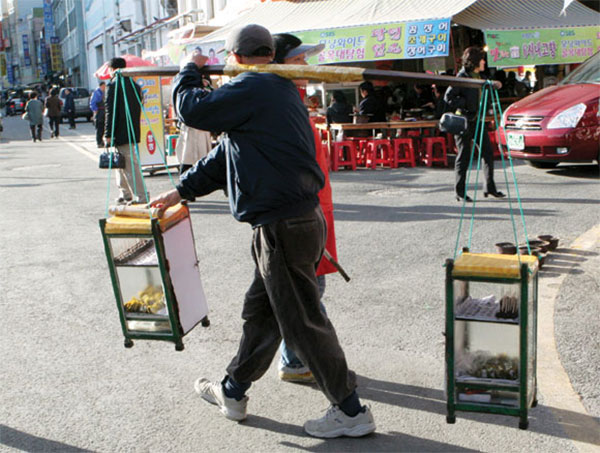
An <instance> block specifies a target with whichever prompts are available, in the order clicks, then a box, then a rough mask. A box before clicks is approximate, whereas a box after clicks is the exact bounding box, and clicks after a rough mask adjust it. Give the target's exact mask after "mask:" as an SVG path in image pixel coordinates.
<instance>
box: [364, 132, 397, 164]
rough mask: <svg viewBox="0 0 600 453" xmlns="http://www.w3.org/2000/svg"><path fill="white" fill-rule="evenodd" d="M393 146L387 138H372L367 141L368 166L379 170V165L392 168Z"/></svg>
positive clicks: (366, 157)
mask: <svg viewBox="0 0 600 453" xmlns="http://www.w3.org/2000/svg"><path fill="white" fill-rule="evenodd" d="M391 148H392V146H391V143H390V141H389V140H388V139H387V138H372V139H369V140H367V146H366V149H365V160H366V164H365V165H366V166H367V167H371V168H377V165H378V164H382V165H383V166H386V165H387V166H388V167H392V165H393V162H392V152H391V151H392V149H391Z"/></svg>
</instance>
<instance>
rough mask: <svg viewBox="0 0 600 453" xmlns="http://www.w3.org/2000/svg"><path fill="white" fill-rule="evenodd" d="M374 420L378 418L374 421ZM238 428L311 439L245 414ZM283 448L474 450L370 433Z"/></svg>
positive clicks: (297, 429)
mask: <svg viewBox="0 0 600 453" xmlns="http://www.w3.org/2000/svg"><path fill="white" fill-rule="evenodd" d="M376 421H377V419H376ZM240 426H243V427H247V428H258V429H263V430H267V431H272V432H275V433H278V434H287V435H293V436H297V437H306V438H311V437H310V436H309V435H308V434H306V433H305V432H304V430H303V428H302V427H301V426H297V425H292V424H289V423H281V422H278V421H275V420H271V419H269V418H265V417H260V416H257V415H248V418H247V419H246V420H245V421H244V423H242V424H240ZM281 445H282V446H285V447H291V448H296V449H299V450H304V451H315V452H320V451H328V452H330V451H347V452H352V451H373V452H388V451H389V452H395V451H427V452H434V451H465V452H470V451H476V450H470V449H466V448H461V447H457V446H456V445H451V444H447V443H443V442H437V441H433V440H429V439H423V438H420V437H414V436H409V435H407V434H403V433H400V432H389V433H385V434H383V433H379V432H376V433H375V434H371V435H369V436H366V437H362V438H359V439H349V438H338V439H328V440H326V441H323V443H321V444H319V445H316V446H313V447H304V446H302V445H299V444H297V443H294V442H288V441H283V442H281Z"/></svg>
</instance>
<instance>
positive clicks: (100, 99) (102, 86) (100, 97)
mask: <svg viewBox="0 0 600 453" xmlns="http://www.w3.org/2000/svg"><path fill="white" fill-rule="evenodd" d="M105 90H106V83H105V82H100V83H99V84H98V88H96V89H95V90H94V92H93V93H92V97H91V98H90V110H91V111H92V113H93V115H94V116H93V120H94V127H95V128H96V146H97V147H98V148H104V138H103V137H104V116H105V115H104V91H105Z"/></svg>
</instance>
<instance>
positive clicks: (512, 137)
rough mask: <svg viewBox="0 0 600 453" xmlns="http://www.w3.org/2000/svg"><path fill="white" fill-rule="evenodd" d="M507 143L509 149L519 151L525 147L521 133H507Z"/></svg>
mask: <svg viewBox="0 0 600 453" xmlns="http://www.w3.org/2000/svg"><path fill="white" fill-rule="evenodd" d="M507 138H508V140H507V145H508V148H509V149H514V150H516V151H521V150H523V149H525V136H524V135H523V134H513V133H510V132H509V133H508V137H507Z"/></svg>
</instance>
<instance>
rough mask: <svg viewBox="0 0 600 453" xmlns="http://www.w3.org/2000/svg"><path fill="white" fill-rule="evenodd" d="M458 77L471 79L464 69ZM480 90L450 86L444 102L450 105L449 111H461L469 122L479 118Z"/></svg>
mask: <svg viewBox="0 0 600 453" xmlns="http://www.w3.org/2000/svg"><path fill="white" fill-rule="evenodd" d="M456 77H463V78H469V79H471V78H472V77H471V75H470V74H469V73H468V72H467V71H466V70H465V68H462V69H461V70H460V71H459V72H458V74H456ZM479 91H480V90H479V88H468V87H462V86H456V87H454V86H450V87H448V89H447V90H446V94H445V96H444V101H446V104H448V107H449V109H450V110H451V111H452V112H455V111H456V110H457V109H460V110H461V113H462V114H463V115H465V116H466V117H467V119H469V120H473V119H475V118H476V117H477V112H478V110H479Z"/></svg>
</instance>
